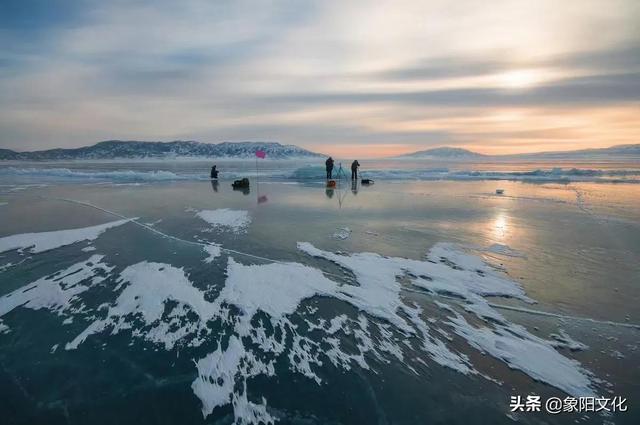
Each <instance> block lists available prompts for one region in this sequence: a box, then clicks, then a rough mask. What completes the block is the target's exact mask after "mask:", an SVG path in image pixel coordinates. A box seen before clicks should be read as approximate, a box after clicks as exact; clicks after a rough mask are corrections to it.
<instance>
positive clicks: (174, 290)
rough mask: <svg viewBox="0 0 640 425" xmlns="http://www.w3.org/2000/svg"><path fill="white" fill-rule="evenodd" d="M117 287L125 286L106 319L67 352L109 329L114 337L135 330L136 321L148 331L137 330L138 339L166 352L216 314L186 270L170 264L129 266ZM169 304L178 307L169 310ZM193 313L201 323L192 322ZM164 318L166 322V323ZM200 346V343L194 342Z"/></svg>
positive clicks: (88, 328) (96, 322)
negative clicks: (162, 347) (151, 343)
mask: <svg viewBox="0 0 640 425" xmlns="http://www.w3.org/2000/svg"><path fill="white" fill-rule="evenodd" d="M119 282H120V283H119V285H118V288H119V287H121V286H125V285H126V286H125V287H124V289H123V290H122V292H120V295H119V296H118V298H117V300H116V301H115V303H114V304H113V305H111V306H109V311H108V312H107V316H106V317H105V318H104V319H101V320H97V321H95V322H93V323H91V324H90V325H89V326H88V327H87V328H86V329H85V330H84V331H83V332H81V333H80V334H79V335H78V336H77V337H76V338H74V339H73V341H71V342H69V343H68V344H67V345H66V349H67V350H71V349H75V348H77V347H78V345H80V344H81V343H82V342H84V341H85V339H86V338H87V337H89V336H90V335H93V334H96V333H100V332H103V331H104V330H105V329H108V328H110V329H111V333H112V334H113V335H115V334H117V333H119V332H120V331H122V330H125V329H132V328H133V324H134V323H135V321H136V320H140V321H141V322H142V323H143V326H144V327H145V328H146V329H145V330H144V332H142V331H135V330H134V335H135V336H141V337H143V338H144V339H146V340H149V341H152V342H156V343H161V344H163V345H164V346H165V348H166V349H167V350H170V349H172V348H173V346H174V345H175V344H176V343H177V342H179V341H180V340H181V339H182V338H184V337H186V336H194V335H195V334H196V333H197V331H198V330H200V329H203V328H204V325H205V323H206V321H207V320H209V319H210V318H212V317H214V316H215V315H216V313H217V309H216V308H215V306H214V305H213V304H212V303H210V302H208V301H206V300H205V298H204V293H203V292H202V291H200V290H199V289H197V288H195V287H194V286H193V285H192V283H191V281H189V279H188V278H187V276H186V275H185V273H184V270H183V269H180V268H176V267H173V266H171V265H169V264H162V263H149V262H146V261H143V262H141V263H137V264H134V265H132V266H129V267H127V268H126V269H124V270H123V271H122V273H121V274H120V280H119ZM170 301H174V302H176V303H177V304H178V305H177V306H175V307H174V308H170V307H168V306H167V304H168V303H169V302H170ZM189 312H193V313H195V314H196V315H197V317H198V320H195V321H194V320H189V319H188V318H187V315H188V314H189ZM163 319H164V320H163ZM192 343H193V344H194V345H197V344H198V343H199V341H197V340H196V341H192Z"/></svg>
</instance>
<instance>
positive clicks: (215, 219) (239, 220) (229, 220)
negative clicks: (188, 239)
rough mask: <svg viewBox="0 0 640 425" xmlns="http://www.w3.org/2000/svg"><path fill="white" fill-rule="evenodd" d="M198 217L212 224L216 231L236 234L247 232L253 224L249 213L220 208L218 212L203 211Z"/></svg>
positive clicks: (197, 214)
mask: <svg viewBox="0 0 640 425" xmlns="http://www.w3.org/2000/svg"><path fill="white" fill-rule="evenodd" d="M196 216H198V217H199V218H201V219H203V220H204V221H206V222H207V223H209V224H211V226H212V227H213V228H214V229H220V230H231V231H233V232H235V233H242V232H246V230H247V227H248V226H249V224H250V223H251V216H250V215H249V211H244V210H232V209H229V208H220V209H217V210H203V211H199V212H198V213H196Z"/></svg>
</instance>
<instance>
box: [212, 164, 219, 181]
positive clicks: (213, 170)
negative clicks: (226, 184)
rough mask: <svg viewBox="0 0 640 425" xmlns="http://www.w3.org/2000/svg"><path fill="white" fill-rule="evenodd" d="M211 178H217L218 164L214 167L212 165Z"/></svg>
mask: <svg viewBox="0 0 640 425" xmlns="http://www.w3.org/2000/svg"><path fill="white" fill-rule="evenodd" d="M211 178H212V179H217V178H218V170H216V166H215V165H214V166H213V167H211Z"/></svg>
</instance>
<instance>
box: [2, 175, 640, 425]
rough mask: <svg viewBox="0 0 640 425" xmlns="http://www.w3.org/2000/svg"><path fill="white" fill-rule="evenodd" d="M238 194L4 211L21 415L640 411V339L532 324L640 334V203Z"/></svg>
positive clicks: (546, 190) (352, 416)
mask: <svg viewBox="0 0 640 425" xmlns="http://www.w3.org/2000/svg"><path fill="white" fill-rule="evenodd" d="M229 185H230V182H225V181H222V182H221V183H220V185H219V187H217V188H215V189H213V188H212V186H211V184H210V183H209V182H202V183H199V182H178V183H176V182H172V183H162V184H152V185H149V186H146V185H145V186H112V185H92V186H82V187H81V186H78V185H75V184H74V185H52V186H48V187H44V188H29V189H25V190H21V191H18V192H15V194H13V195H11V198H10V202H8V204H7V205H4V206H3V208H2V210H0V215H2V216H1V217H0V218H2V220H1V221H0V223H2V225H1V226H2V227H0V238H2V239H0V241H10V242H11V243H8V242H5V245H6V247H7V249H6V250H4V251H5V252H3V253H2V254H0V255H2V257H1V258H0V267H3V268H1V269H0V277H1V278H2V289H1V290H2V292H0V294H1V298H0V347H2V350H1V354H0V356H1V359H0V360H1V364H2V370H1V371H0V372H1V373H0V384H1V385H0V388H2V390H0V391H2V395H3V398H4V399H5V400H6V401H3V402H2V403H10V404H11V406H19V408H18V409H15V408H14V409H12V410H11V412H14V413H11V415H12V418H13V419H14V421H31V422H33V421H35V422H48V423H55V422H58V421H59V422H65V420H66V419H65V418H70V419H71V420H73V419H74V418H79V417H80V416H79V415H83V416H82V417H83V418H85V419H86V418H91V419H93V422H96V421H98V422H99V420H98V419H99V418H100V417H103V416H104V415H105V414H109V415H115V416H114V417H115V418H116V419H117V421H118V422H119V423H134V422H136V423H140V422H143V423H154V422H157V420H156V419H157V417H158V416H157V415H161V416H162V417H163V418H173V421H174V422H175V421H179V422H181V423H203V422H211V421H214V422H215V421H218V420H220V421H222V422H226V423H228V422H233V421H236V422H238V423H256V422H266V423H269V422H282V423H291V422H294V423H295V422H296V421H306V422H307V423H309V422H310V423H326V422H331V421H334V422H342V423H365V422H366V423H368V422H377V421H379V420H380V419H381V418H385V420H387V421H389V422H396V423H416V421H418V422H430V421H432V420H434V419H435V418H441V420H442V418H443V417H444V418H446V419H445V420H446V421H466V418H467V417H468V414H469V413H468V412H481V414H482V415H483V417H487V418H491V419H490V420H491V421H492V422H493V423H500V422H504V423H510V422H511V419H509V418H508V417H507V416H506V414H507V413H509V409H508V401H509V396H510V395H514V394H521V395H527V394H531V393H536V394H542V395H545V396H551V395H555V396H560V397H565V396H567V395H574V396H579V395H588V394H596V395H604V396H608V395H610V394H611V393H610V392H612V393H615V394H616V395H622V396H625V397H627V398H629V399H630V400H634V399H636V400H637V397H638V390H637V386H635V382H636V381H637V379H638V378H640V377H639V376H638V372H637V368H636V367H635V366H634V365H637V361H638V351H637V348H634V347H637V340H638V331H637V330H635V329H630V328H622V327H617V326H611V325H604V324H599V323H593V322H582V321H577V320H572V319H559V318H557V317H547V316H535V315H531V314H527V313H524V312H523V311H524V310H525V309H530V310H542V311H548V312H552V313H558V314H562V315H565V316H584V317H590V318H594V319H598V320H611V321H616V322H622V323H638V322H639V321H640V318H639V317H638V311H637V308H635V307H634V306H635V305H637V302H638V288H637V286H634V284H633V282H634V278H637V276H639V275H638V264H637V262H635V261H634V258H638V254H639V253H640V247H639V246H638V241H639V240H640V238H639V237H638V236H639V227H638V226H639V224H640V221H639V220H638V217H640V214H637V206H636V205H634V203H633V202H632V201H625V199H631V198H633V197H634V196H637V195H638V190H637V189H635V186H630V185H627V186H615V185H602V184H600V185H586V184H582V185H579V184H574V185H568V186H567V185H557V184H548V185H536V186H534V185H526V184H520V183H500V187H504V188H505V195H507V196H501V197H500V196H497V195H494V193H493V192H494V187H495V184H492V183H490V182H489V183H487V182H475V183H457V182H404V183H393V184H385V183H384V182H376V185H375V186H373V187H367V188H365V187H359V186H358V187H357V188H356V191H355V192H357V193H354V191H352V188H351V186H350V185H348V186H347V187H345V188H338V189H336V190H335V192H334V193H331V194H330V193H328V192H327V191H326V190H325V188H324V187H323V186H322V185H321V184H299V185H290V184H278V183H277V182H274V183H273V184H269V185H265V186H261V189H260V190H261V193H260V196H263V195H266V196H267V198H268V201H267V202H260V203H258V202H257V199H258V194H257V193H255V192H251V193H250V194H249V195H245V194H243V193H241V192H234V191H232V190H231V188H230V187H229ZM36 193H37V195H39V196H42V197H44V199H42V198H41V199H39V200H37V201H34V200H33V198H32V197H29V196H28V195H30V194H36ZM52 198H65V199H78V200H82V201H83V202H85V203H86V204H93V205H96V206H100V207H101V208H105V209H107V210H112V211H115V212H117V213H119V214H121V215H123V216H125V217H139V219H138V220H137V222H138V223H141V224H142V225H144V226H147V227H146V228H145V227H143V226H141V225H138V224H136V223H134V222H126V221H125V222H120V221H121V220H122V219H121V218H118V217H114V216H110V215H109V214H106V213H105V212H103V211H98V210H95V209H92V208H91V207H87V206H86V205H85V206H83V205H79V204H73V203H69V202H61V201H56V200H53V199H52ZM470 200H472V201H470ZM34 202H36V204H35V205H34ZM205 212H206V213H205ZM202 213H204V214H202ZM18 217H20V219H21V221H20V222H18V220H17V218H18ZM80 217H84V218H82V220H84V221H83V222H82V225H79V223H78V221H79V220H81V218H80ZM205 217H206V218H205ZM43 218H44V219H43ZM10 220H14V221H13V222H10ZM159 220H161V221H159ZM249 220H250V221H249ZM100 223H102V224H100ZM110 223H111V224H112V223H118V225H110V226H108V227H99V226H107V225H109V224H110ZM145 223H155V224H154V225H153V226H152V227H151V226H149V225H148V224H145ZM212 227H213V231H212ZM344 229H349V231H348V234H349V235H348V237H346V238H335V237H333V235H334V234H335V233H337V232H339V231H341V230H342V231H344ZM61 231H64V232H70V231H72V232H73V233H72V236H73V237H60V235H68V233H59V232H61ZM15 235H18V236H15ZM25 235H28V236H25ZM52 235H54V236H56V237H52ZM165 235H168V236H171V237H172V238H169V237H167V236H165ZM7 238H9V239H7ZM16 241H18V242H19V243H18V242H16ZM5 245H3V246H5ZM38 247H46V248H47V250H46V251H45V250H44V249H39V248H38ZM89 248H91V249H89ZM245 253H246V254H251V256H247V255H245ZM269 259H272V260H277V261H275V262H273V261H269ZM635 281H637V279H636V280H635ZM498 304H505V305H508V306H511V307H514V308H515V309H516V310H517V309H521V310H523V311H513V310H504V309H501V308H498V307H496V305H498ZM612 353H613V354H612ZM33 362H37V363H38V364H40V366H39V367H38V368H33V367H31V365H32V363H33ZM102 371H105V372H102ZM106 371H109V373H107V372H106ZM400 393H401V394H404V399H399V398H397V396H396V394H400ZM105 394H106V395H105ZM8 406H9V404H7V405H6V406H5V407H8ZM114 406H119V407H118V409H116V410H114ZM442 409H444V411H445V413H442V412H443V410H442ZM3 410H4V411H7V409H3ZM81 412H82V413H81ZM140 412H143V413H140ZM145 412H146V413H145ZM479 414H480V413H479ZM87 415H88V416H87ZM442 415H444V416H442ZM630 418H633V416H627V417H625V416H615V417H613V418H607V420H613V421H614V422H616V423H633V421H631V420H630ZM517 419H519V420H522V421H524V422H533V423H538V422H540V421H543V420H544V421H546V422H556V423H565V422H569V421H571V422H573V420H574V419H580V417H578V416H572V415H566V416H564V417H542V416H536V415H529V416H527V415H520V416H518V417H517ZM602 419H603V418H602V417H599V416H597V415H592V416H591V417H589V418H587V419H585V421H587V422H589V421H594V422H601V421H602Z"/></svg>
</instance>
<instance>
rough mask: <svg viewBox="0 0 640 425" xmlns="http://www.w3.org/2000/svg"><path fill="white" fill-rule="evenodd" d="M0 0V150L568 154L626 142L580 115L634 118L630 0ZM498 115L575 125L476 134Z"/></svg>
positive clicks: (636, 73)
mask: <svg viewBox="0 0 640 425" xmlns="http://www.w3.org/2000/svg"><path fill="white" fill-rule="evenodd" d="M0 7H1V8H2V9H0V43H2V45H3V46H8V48H6V49H3V50H2V51H1V52H0V146H1V147H8V148H14V149H37V148H50V147H55V146H79V145H87V144H91V143H94V142H96V141H99V140H101V139H113V138H124V139H144V140H149V139H155V140H158V139H178V138H197V139H201V140H203V141H211V142H215V141H220V140H230V139H231V140H238V139H242V140H244V139H260V140H264V139H270V140H280V141H283V142H285V143H295V144H298V145H301V146H307V147H311V146H313V147H316V148H317V147H321V146H327V147H328V148H330V147H331V146H336V147H339V146H344V145H346V144H350V145H353V146H357V145H362V146H376V145H378V146H381V145H390V146H392V145H394V144H395V145H397V146H398V149H409V148H411V147H414V146H417V147H428V146H435V145H442V144H461V143H467V144H469V143H475V144H476V145H477V144H479V143H487V145H489V144H491V146H501V147H503V148H504V149H508V148H509V143H512V146H513V147H514V148H517V149H521V148H520V147H521V146H525V147H526V146H527V145H526V143H529V147H530V149H531V150H539V149H538V147H537V146H539V145H540V143H541V140H544V139H545V138H547V140H557V141H558V143H559V144H562V143H565V142H566V141H567V140H569V139H570V140H571V143H573V144H575V145H576V146H577V147H582V146H581V143H582V144H584V147H590V146H593V145H594V144H595V143H598V142H597V141H596V137H595V135H596V134H597V135H598V137H600V138H601V139H600V142H599V143H600V144H601V145H602V144H604V145H606V144H608V141H609V140H610V139H615V140H620V139H625V140H626V138H627V136H626V135H625V136H621V135H620V133H619V132H614V133H615V135H616V136H615V137H611V138H607V137H602V133H601V132H600V131H597V129H595V128H594V127H593V126H591V125H589V124H588V123H587V122H586V121H587V120H584V119H582V117H588V116H591V115H590V114H592V110H593V109H594V108H600V109H602V108H605V109H606V108H610V110H612V111H620V110H625V111H627V112H625V114H618V113H616V114H612V115H611V118H610V119H611V121H610V122H605V123H604V124H605V125H604V127H606V128H609V129H613V128H619V127H624V129H625V131H627V132H629V133H631V132H632V131H634V130H635V131H636V133H637V132H638V130H639V128H638V127H640V124H636V126H635V127H632V126H631V124H629V123H628V122H627V121H626V118H625V121H624V125H623V123H622V122H618V121H616V120H620V119H622V118H621V116H622V115H624V116H625V117H626V114H627V113H633V111H636V113H637V108H638V102H640V88H639V82H640V59H638V58H640V54H639V53H640V33H639V30H638V28H637V25H636V23H637V21H638V20H639V19H638V18H640V11H639V7H638V6H637V2H634V1H631V0H630V1H623V0H620V1H598V0H587V1H579V2H577V3H574V2H571V1H568V2H555V1H538V2H530V3H527V2H525V3H522V2H518V3H517V4H516V3H514V2H503V1H497V2H494V3H492V4H491V5H487V4H485V3H478V2H475V1H463V2H456V3H455V4H452V3H451V2H448V1H433V2H422V1H405V2H397V1H395V2H390V1H383V0H380V1H375V2H370V1H367V2H348V3H346V4H345V3H344V2H337V1H317V2H315V1H312V2H305V3H304V5H303V6H301V5H300V3H299V2H293V1H276V2H268V3H267V2H265V3H262V2H255V1H219V2H209V1H205V0H187V1H185V2H180V3H174V2H169V1H155V2H147V1H133V2H131V1H119V0H116V1H111V2H97V1H91V0H77V1H62V2H56V4H55V5H53V3H51V2H47V1H44V0H26V1H21V2H16V1H13V0H9V1H6V2H2V4H1V5H0ZM593 34H597V37H594V36H593ZM518 72H520V74H518ZM514 73H515V74H514ZM529 74H530V77H527V78H529V79H530V81H524V80H523V79H522V78H521V77H518V79H516V80H515V83H514V81H513V80H514V78H513V76H514V75H515V76H521V75H524V76H525V77H526V76H527V75H529ZM521 80H523V81H521ZM525 80H526V78H525ZM520 84H521V85H522V87H518V85H520ZM505 110H510V111H513V110H517V111H519V113H521V114H524V115H527V116H528V114H530V113H531V111H533V110H535V111H536V112H535V113H536V116H546V117H547V121H549V120H550V119H553V116H554V114H557V112H558V110H562V111H563V114H565V113H568V112H566V111H568V110H570V111H571V112H570V113H571V114H573V116H574V117H575V119H574V122H573V124H567V126H568V127H570V129H565V130H562V131H559V130H553V131H552V130H551V129H548V128H546V127H545V126H543V125H542V123H543V122H544V121H545V120H544V119H540V120H529V121H523V122H521V123H520V125H521V128H517V129H513V128H510V129H509V130H508V131H503V129H500V128H498V129H497V130H496V129H486V128H483V127H482V125H483V124H481V123H482V122H483V119H484V117H485V115H486V114H489V115H491V114H493V115H499V114H501V113H503V111H505ZM629 111H631V112H629ZM442 120H448V121H447V125H446V126H445V125H442V123H443V121H442ZM636 121H638V122H640V120H636ZM417 123H419V124H417ZM470 123H471V124H470ZM630 126H631V127H630ZM611 131H613V130H611ZM616 131H617V130H616ZM625 134H626V133H625ZM471 135H473V136H471ZM569 135H571V137H569ZM612 135H613V133H612ZM471 137H476V138H475V139H473V140H472V139H471ZM490 138H493V139H490ZM480 148H482V146H480ZM325 150H326V149H325Z"/></svg>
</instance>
